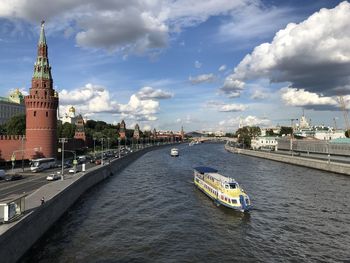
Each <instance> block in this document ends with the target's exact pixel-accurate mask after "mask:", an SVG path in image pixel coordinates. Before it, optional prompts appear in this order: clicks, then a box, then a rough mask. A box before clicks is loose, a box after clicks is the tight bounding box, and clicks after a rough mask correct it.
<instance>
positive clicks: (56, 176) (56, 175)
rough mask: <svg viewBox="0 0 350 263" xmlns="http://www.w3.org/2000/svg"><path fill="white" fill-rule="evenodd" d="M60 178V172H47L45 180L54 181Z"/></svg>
mask: <svg viewBox="0 0 350 263" xmlns="http://www.w3.org/2000/svg"><path fill="white" fill-rule="evenodd" d="M60 178H61V174H60V173H52V174H49V175H48V176H47V177H46V180H48V181H55V180H58V179H60Z"/></svg>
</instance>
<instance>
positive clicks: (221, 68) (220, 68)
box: [218, 65, 226, 71]
mask: <svg viewBox="0 0 350 263" xmlns="http://www.w3.org/2000/svg"><path fill="white" fill-rule="evenodd" d="M225 70H226V65H221V66H220V67H219V69H218V71H225Z"/></svg>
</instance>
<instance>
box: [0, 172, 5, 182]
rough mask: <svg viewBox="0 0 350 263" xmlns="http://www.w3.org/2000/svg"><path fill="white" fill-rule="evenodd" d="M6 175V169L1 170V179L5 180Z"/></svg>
mask: <svg viewBox="0 0 350 263" xmlns="http://www.w3.org/2000/svg"><path fill="white" fill-rule="evenodd" d="M5 177H6V173H5V171H4V170H0V180H4V179H5Z"/></svg>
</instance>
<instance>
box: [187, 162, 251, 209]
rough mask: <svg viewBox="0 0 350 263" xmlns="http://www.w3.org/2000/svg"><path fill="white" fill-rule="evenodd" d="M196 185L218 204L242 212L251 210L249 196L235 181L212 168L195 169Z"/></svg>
mask: <svg viewBox="0 0 350 263" xmlns="http://www.w3.org/2000/svg"><path fill="white" fill-rule="evenodd" d="M194 184H195V185H196V186H197V187H198V188H199V189H200V190H202V191H203V192H204V193H205V194H206V195H207V196H209V197H210V198H212V199H213V200H214V201H215V202H217V203H218V204H221V205H224V206H226V207H228V208H232V209H235V210H238V211H241V212H246V211H249V210H250V209H251V207H252V206H251V203H250V198H249V196H248V195H247V194H246V193H245V192H244V190H243V189H242V188H241V187H240V186H239V184H238V183H237V182H236V181H235V179H233V178H230V177H225V176H223V175H221V174H219V173H218V170H216V169H213V168H210V167H204V166H201V167H196V168H194Z"/></svg>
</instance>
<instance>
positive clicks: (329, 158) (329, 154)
mask: <svg viewBox="0 0 350 263" xmlns="http://www.w3.org/2000/svg"><path fill="white" fill-rule="evenodd" d="M327 152H328V163H330V162H331V153H330V152H329V141H327Z"/></svg>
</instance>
